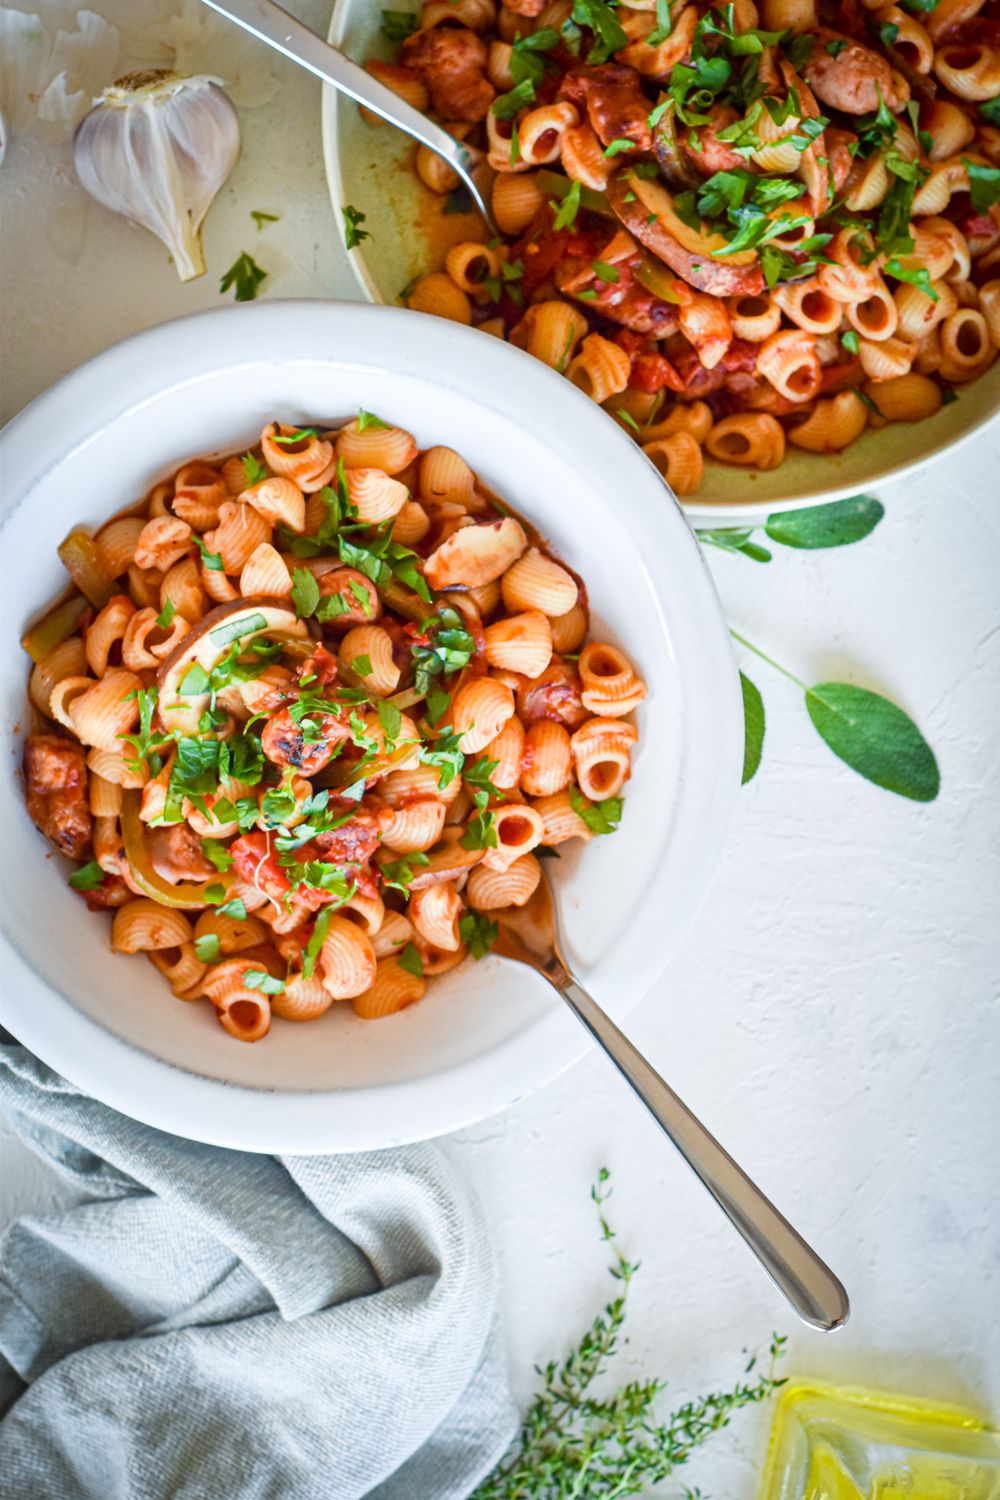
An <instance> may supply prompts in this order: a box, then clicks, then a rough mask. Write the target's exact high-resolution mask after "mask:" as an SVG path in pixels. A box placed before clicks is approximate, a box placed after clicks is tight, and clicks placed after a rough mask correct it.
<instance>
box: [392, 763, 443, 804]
mask: <svg viewBox="0 0 1000 1500" xmlns="http://www.w3.org/2000/svg"><path fill="white" fill-rule="evenodd" d="M440 780H441V776H440V772H439V770H438V768H437V766H427V765H416V766H413V767H411V769H410V770H408V771H390V773H389V775H388V776H387V777H386V778H385V780H384V781H383V782H382V784H381V786H380V787H379V791H380V793H381V796H382V800H383V802H387V803H388V804H389V806H390V807H395V808H400V807H405V806H406V804H407V803H408V802H418V801H420V799H421V798H424V797H429V798H431V799H432V800H437V801H439V802H445V803H450V802H454V800H455V798H456V797H457V796H458V793H459V791H460V790H461V783H460V781H459V780H458V778H457V777H452V779H451V781H449V782H448V784H447V786H444V787H442V786H441V784H440Z"/></svg>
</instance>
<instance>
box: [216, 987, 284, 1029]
mask: <svg viewBox="0 0 1000 1500" xmlns="http://www.w3.org/2000/svg"><path fill="white" fill-rule="evenodd" d="M217 1014H218V1017H219V1024H220V1025H221V1026H222V1027H223V1028H224V1030H226V1031H228V1033H229V1035H230V1036H231V1037H235V1038H236V1040H237V1041H238V1042H259V1041H260V1039H261V1037H265V1036H267V1033H268V1032H269V1031H270V1029H271V1007H270V1005H269V1004H268V1002H267V1000H266V999H265V998H264V997H263V996H262V995H258V994H256V993H254V992H252V991H250V990H235V991H234V992H233V994H231V995H227V996H226V998H225V1000H224V1002H223V1003H222V1005H220V1006H219V1008H218V1011H217Z"/></svg>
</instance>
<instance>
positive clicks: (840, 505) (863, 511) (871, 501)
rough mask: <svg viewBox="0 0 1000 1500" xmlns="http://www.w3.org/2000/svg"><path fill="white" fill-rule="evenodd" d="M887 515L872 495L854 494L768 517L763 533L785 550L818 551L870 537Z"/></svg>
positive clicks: (844, 545) (883, 507)
mask: <svg viewBox="0 0 1000 1500" xmlns="http://www.w3.org/2000/svg"><path fill="white" fill-rule="evenodd" d="M884 515H885V506H884V505H883V504H882V503H881V501H879V500H876V499H875V498H874V497H873V496H872V495H851V496H850V498H849V499H847V500H833V501H831V502H830V504H829V505H811V506H809V508H808V509H807V510H792V511H788V512H787V514H785V515H777V516H768V518H767V523H766V525H765V527H764V530H765V531H766V532H767V535H768V536H769V537H770V538H771V541H772V542H779V543H780V544H781V546H782V547H800V548H808V549H809V550H811V551H812V550H816V549H818V548H821V547H846V546H848V545H849V544H850V543H851V542H860V541H861V539H862V537H866V536H868V535H869V534H870V533H871V532H873V531H874V530H875V527H876V526H877V525H878V523H879V522H880V521H881V519H882V517H883V516H884Z"/></svg>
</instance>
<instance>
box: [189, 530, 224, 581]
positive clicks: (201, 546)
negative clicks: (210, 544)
mask: <svg viewBox="0 0 1000 1500" xmlns="http://www.w3.org/2000/svg"><path fill="white" fill-rule="evenodd" d="M194 539H195V541H196V542H197V543H198V551H199V552H200V553H201V560H202V563H203V564H204V566H205V567H206V568H207V569H208V571H209V572H210V573H222V572H224V571H225V569H224V568H223V566H222V558H221V557H220V556H219V554H218V552H209V550H208V548H207V547H206V546H205V543H204V542H203V541H202V539H201V537H200V536H198V534H197V532H196V533H195V538H194Z"/></svg>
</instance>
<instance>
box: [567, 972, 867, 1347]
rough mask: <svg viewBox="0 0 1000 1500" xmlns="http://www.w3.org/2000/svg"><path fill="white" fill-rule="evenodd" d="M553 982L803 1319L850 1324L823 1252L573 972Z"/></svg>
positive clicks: (847, 1309)
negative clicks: (791, 1221) (739, 1163)
mask: <svg viewBox="0 0 1000 1500" xmlns="http://www.w3.org/2000/svg"><path fill="white" fill-rule="evenodd" d="M543 972H545V971H544V970H543ZM547 977H548V978H549V980H550V982H551V983H552V984H554V986H555V988H556V989H557V990H558V991H559V993H560V994H561V995H562V997H563V999H564V1000H565V1001H566V1003H567V1005H568V1006H569V1007H570V1009H571V1010H572V1011H573V1012H574V1014H575V1015H576V1017H577V1019H578V1020H579V1021H581V1022H582V1023H583V1025H584V1026H585V1027H586V1028H587V1030H588V1031H589V1032H590V1034H591V1036H592V1037H593V1038H594V1040H595V1041H596V1042H598V1043H599V1044H600V1046H601V1047H603V1048H604V1051H605V1052H606V1053H607V1054H608V1056H609V1057H610V1058H611V1060H612V1062H613V1063H614V1064H615V1066H616V1067H617V1068H618V1070H619V1072H620V1073H621V1074H622V1076H623V1077H624V1078H625V1079H627V1081H628V1082H629V1083H630V1084H631V1085H632V1087H633V1089H634V1090H635V1092H636V1093H637V1094H638V1096H639V1098H640V1099H641V1100H642V1102H643V1104H645V1106H646V1108H647V1109H648V1110H649V1112H650V1114H651V1115H652V1116H653V1118H654V1120H656V1122H657V1124H658V1125H659V1126H660V1127H661V1128H662V1130H663V1131H664V1132H665V1134H666V1135H667V1136H668V1137H669V1138H670V1140H671V1141H672V1142H673V1144H674V1145H675V1146H676V1147H677V1150H678V1151H679V1152H680V1154H681V1155H682V1156H683V1158H684V1160H685V1161H686V1162H687V1164H688V1166H689V1167H691V1169H692V1170H693V1171H694V1172H696V1173H697V1175H698V1177H700V1178H701V1181H702V1182H703V1183H704V1185H705V1187H707V1188H708V1191H709V1192H710V1193H711V1195H712V1197H713V1198H714V1199H715V1201H716V1203H717V1204H718V1205H719V1207H720V1208H721V1209H722V1211H723V1213H724V1214H725V1215H726V1217H727V1218H728V1219H729V1221H730V1223H731V1224H732V1225H733V1226H734V1228H735V1229H737V1230H738V1231H739V1233H740V1234H741V1235H742V1236H743V1238H744V1239H745V1240H746V1242H747V1244H748V1245H749V1246H750V1249H751V1250H752V1251H753V1253H754V1255H756V1257H757V1259H758V1260H759V1261H760V1263H761V1265H762V1266H763V1267H764V1269H765V1271H767V1273H768V1275H769V1276H770V1277H771V1279H772V1280H773V1281H774V1283H775V1284H776V1286H777V1287H778V1289H779V1290H780V1291H781V1292H783V1293H784V1295H785V1296H786V1297H787V1298H788V1301H789V1302H790V1303H791V1305H792V1307H793V1308H794V1309H795V1311H796V1312H797V1313H798V1315H799V1317H800V1318H802V1319H803V1321H804V1322H806V1323H810V1324H812V1326H813V1327H814V1328H822V1329H827V1330H829V1329H833V1328H839V1327H840V1326H841V1324H843V1323H845V1322H846V1321H847V1318H848V1315H849V1313H850V1304H849V1303H848V1300H847V1293H846V1291H845V1290H844V1288H843V1286H842V1285H841V1283H840V1282H839V1281H838V1280H837V1278H836V1276H835V1275H834V1274H833V1272H832V1271H831V1270H830V1268H829V1267H828V1266H827V1265H825V1264H824V1262H823V1261H822V1260H820V1258H819V1256H818V1255H817V1254H816V1252H815V1250H813V1249H811V1248H810V1246H809V1245H807V1244H806V1242H805V1240H804V1239H803V1238H802V1236H801V1235H800V1234H799V1233H798V1232H797V1231H796V1230H795V1229H793V1228H792V1226H791V1224H789V1222H788V1220H787V1219H786V1218H785V1217H784V1215H783V1214H780V1213H779V1212H778V1210H777V1209H776V1208H775V1206H774V1204H773V1203H771V1202H770V1200H769V1199H768V1198H765V1196H764V1194H763V1193H762V1192H761V1191H760V1188H758V1187H757V1186H756V1185H755V1184H754V1183H753V1182H751V1181H750V1178H749V1177H748V1176H747V1175H746V1173H745V1172H744V1171H743V1169H742V1168H741V1167H739V1166H737V1164H736V1162H734V1161H733V1158H732V1157H731V1156H730V1155H729V1152H728V1151H725V1150H724V1149H723V1147H722V1146H720V1144H719V1142H718V1141H717V1140H716V1139H715V1137H714V1136H713V1135H712V1134H711V1133H710V1132H709V1131H708V1130H706V1129H705V1127H704V1125H702V1123H701V1121H700V1120H698V1119H697V1118H696V1117H695V1116H694V1115H693V1114H692V1113H691V1111H690V1110H689V1109H688V1107H687V1105H686V1104H685V1103H684V1102H683V1100H681V1099H679V1098H678V1097H677V1095H676V1094H675V1093H674V1091H673V1089H672V1088H670V1087H669V1086H668V1085H667V1084H666V1083H664V1081H663V1079H662V1078H661V1077H660V1075H659V1073H657V1072H656V1070H655V1068H653V1067H651V1066H650V1064H649V1063H648V1062H647V1061H646V1059H645V1058H644V1057H643V1055H642V1053H641V1052H639V1051H638V1050H637V1049H636V1048H635V1047H633V1045H632V1043H631V1042H630V1041H629V1039H628V1037H627V1036H625V1035H624V1033H623V1032H621V1031H619V1029H618V1027H617V1026H616V1025H615V1024H614V1022H613V1021H612V1020H611V1019H610V1017H608V1016H607V1015H605V1013H604V1011H603V1010H602V1009H601V1007H600V1006H599V1005H598V1004H597V1002H596V1001H595V1000H592V999H591V998H590V996H589V995H588V994H587V992H586V990H585V989H584V988H583V986H582V985H580V984H579V983H578V982H577V981H576V980H575V979H574V978H573V977H572V976H571V975H569V974H567V973H565V971H562V973H560V974H558V976H557V975H556V974H553V973H552V972H551V970H550V971H548V973H547Z"/></svg>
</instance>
